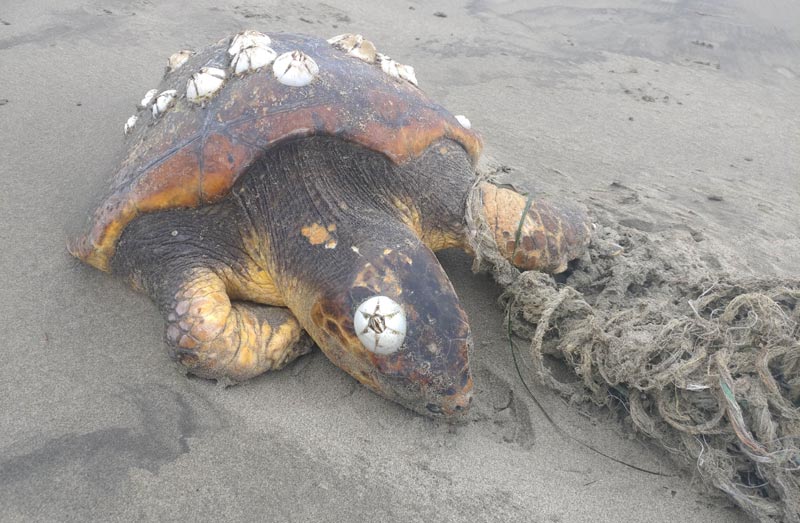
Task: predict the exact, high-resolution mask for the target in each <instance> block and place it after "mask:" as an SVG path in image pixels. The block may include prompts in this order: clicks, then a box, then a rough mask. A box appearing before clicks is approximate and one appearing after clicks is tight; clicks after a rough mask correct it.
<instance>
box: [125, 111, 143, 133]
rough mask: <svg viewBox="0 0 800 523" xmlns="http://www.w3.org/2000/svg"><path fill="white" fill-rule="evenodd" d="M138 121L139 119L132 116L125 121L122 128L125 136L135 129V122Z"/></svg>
mask: <svg viewBox="0 0 800 523" xmlns="http://www.w3.org/2000/svg"><path fill="white" fill-rule="evenodd" d="M138 119H139V117H138V116H136V115H135V114H134V115H133V116H131V117H130V118H128V119H127V120H126V121H125V127H123V130H124V131H125V134H128V133H129V132H131V131H133V128H134V127H136V121H137V120H138Z"/></svg>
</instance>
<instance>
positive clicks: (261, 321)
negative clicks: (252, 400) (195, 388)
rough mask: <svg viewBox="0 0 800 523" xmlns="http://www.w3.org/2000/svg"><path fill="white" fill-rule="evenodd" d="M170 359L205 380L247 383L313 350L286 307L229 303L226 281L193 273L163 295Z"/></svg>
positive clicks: (206, 272) (209, 273)
mask: <svg viewBox="0 0 800 523" xmlns="http://www.w3.org/2000/svg"><path fill="white" fill-rule="evenodd" d="M170 293H171V294H172V299H171V300H170V299H168V298H167V300H165V303H166V307H165V309H166V316H167V330H166V332H167V334H166V338H167V343H168V345H169V350H170V355H171V356H172V358H173V359H174V360H175V361H177V362H178V363H180V364H181V365H183V366H184V367H186V369H188V371H189V372H191V373H192V374H195V375H197V376H200V377H203V378H211V379H220V378H228V379H231V380H234V381H244V380H246V379H249V378H252V377H254V376H257V375H259V374H261V373H263V372H266V371H268V370H277V369H280V368H282V367H284V366H285V365H286V364H287V363H289V362H290V361H292V360H294V359H295V358H297V357H299V356H302V355H303V354H306V353H308V352H309V351H310V350H311V347H312V344H311V341H310V339H309V338H308V336H306V335H305V334H304V333H303V329H302V328H301V327H300V324H299V323H298V322H297V320H296V319H295V317H294V316H293V315H292V313H291V312H289V310H288V309H286V308H283V307H269V306H264V305H257V304H253V303H244V302H233V303H231V301H230V299H229V297H228V294H227V292H226V289H225V284H224V282H223V281H222V279H221V278H220V277H219V276H218V275H217V274H216V273H214V272H213V271H211V270H208V269H192V270H190V271H188V272H186V273H185V275H183V277H182V278H181V279H179V280H178V281H177V282H176V284H175V288H174V292H172V291H170V289H168V288H167V289H163V294H164V295H165V297H168V296H169V295H170Z"/></svg>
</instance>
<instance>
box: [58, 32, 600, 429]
mask: <svg viewBox="0 0 800 523" xmlns="http://www.w3.org/2000/svg"><path fill="white" fill-rule="evenodd" d="M168 64H169V65H168V67H167V70H166V72H165V73H164V78H163V80H162V82H161V85H160V86H159V87H158V89H153V90H151V91H148V93H147V94H146V95H145V97H144V99H143V100H142V101H141V103H140V104H139V106H140V108H139V114H138V115H134V116H132V117H131V118H129V119H128V121H127V122H126V123H125V126H124V130H125V134H126V136H127V138H126V140H127V141H128V148H127V152H126V154H125V155H124V159H123V160H122V162H121V164H120V167H119V169H118V171H117V172H116V175H115V176H114V178H113V180H112V184H111V189H110V191H109V193H108V195H107V197H106V198H105V199H104V200H103V202H102V203H101V205H100V206H99V207H98V209H97V210H96V211H95V212H94V214H93V216H92V217H91V219H90V225H89V230H88V232H87V233H86V234H84V235H82V236H80V237H77V238H75V239H74V240H72V241H70V242H69V245H68V247H69V251H70V252H71V253H72V254H73V255H74V256H76V257H78V258H80V259H81V260H83V261H85V262H86V263H88V264H90V265H93V266H94V267H96V268H98V269H101V270H103V271H108V272H111V273H114V274H116V275H119V276H121V277H123V278H125V279H127V280H128V281H129V282H130V283H131V284H132V286H133V287H134V288H136V289H139V290H143V291H144V292H146V293H147V294H148V295H149V296H151V297H152V299H153V300H154V301H155V302H156V303H157V304H158V306H159V307H160V309H161V311H162V312H163V315H164V317H165V318H166V342H167V345H168V347H169V351H170V355H171V357H172V358H173V359H174V360H176V361H177V362H178V363H180V364H181V365H183V366H184V367H186V369H188V371H189V372H191V373H193V374H195V375H198V376H201V377H205V378H213V379H229V380H232V381H242V380H246V379H248V378H251V377H253V376H256V375H258V374H261V373H263V372H265V371H267V370H274V369H279V368H281V367H283V366H284V365H286V364H287V363H288V362H290V361H292V360H293V359H295V358H297V357H298V356H300V355H302V354H305V353H306V352H308V351H309V350H310V348H311V346H312V343H311V340H313V342H315V343H316V345H318V346H319V347H320V348H321V349H322V351H323V352H324V353H325V355H326V356H327V357H328V358H329V359H330V360H331V361H332V362H333V363H334V364H336V365H337V366H339V367H340V368H341V369H343V370H344V371H346V372H348V373H349V374H350V375H352V376H353V377H354V378H355V379H357V380H358V381H359V382H361V383H363V384H364V385H366V386H368V387H369V388H370V389H372V390H374V391H375V392H377V393H378V394H381V395H383V396H385V397H386V398H389V399H391V400H394V401H397V402H399V403H400V404H402V405H405V406H406V407H408V408H411V409H413V410H415V411H417V412H420V413H423V414H426V415H429V416H442V417H454V416H457V415H458V414H459V413H463V412H464V411H466V409H467V407H468V406H469V404H470V400H471V397H472V388H473V382H472V376H471V372H470V366H469V350H470V346H471V334H470V327H469V324H468V322H467V316H466V314H465V313H464V311H463V309H462V308H461V306H460V305H459V301H458V298H457V296H456V294H455V292H454V290H453V287H452V285H451V283H450V281H449V280H448V277H447V275H446V274H445V272H444V271H443V270H442V267H441V266H440V265H439V262H438V261H437V259H436V256H435V255H434V252H435V251H437V250H440V249H444V248H448V247H461V248H464V249H466V250H468V251H469V250H470V246H469V242H468V241H467V232H466V227H465V206H466V200H467V197H468V195H469V194H470V193H471V191H480V197H481V202H482V204H481V205H479V207H480V209H478V212H479V213H482V216H483V217H484V218H485V221H486V223H488V224H489V229H490V230H491V231H492V232H493V234H494V238H495V240H496V243H497V247H498V249H499V252H500V253H501V254H502V255H504V256H506V257H507V258H508V259H509V260H511V261H512V263H513V264H514V265H516V266H517V267H519V268H522V269H537V270H545V271H550V272H559V271H562V270H564V268H565V267H566V264H567V261H568V260H570V259H572V258H575V257H577V256H578V255H579V254H580V252H581V251H582V250H583V248H584V247H585V246H586V244H587V242H588V239H589V236H590V234H589V230H590V228H589V226H588V222H587V220H586V216H585V215H584V214H583V213H582V212H581V211H579V210H577V209H572V208H568V207H567V208H565V207H557V206H552V205H550V204H548V203H546V202H541V201H537V200H533V201H530V200H529V199H527V198H526V197H525V196H523V195H522V194H519V193H518V192H516V191H515V190H514V189H512V188H510V187H504V186H497V185H494V184H491V183H487V182H482V183H480V184H477V185H476V170H475V164H476V161H477V160H478V157H479V155H480V152H481V139H480V137H479V136H478V134H476V133H475V132H474V131H473V130H471V129H470V127H471V126H470V124H469V121H468V120H467V119H466V118H465V117H463V116H453V115H451V114H450V113H449V112H447V111H446V110H445V109H444V108H442V107H441V106H440V105H438V104H437V103H435V102H433V101H431V100H430V99H429V98H428V97H427V96H425V95H424V94H423V92H422V91H421V90H420V89H419V88H418V86H417V79H416V75H415V72H414V70H413V68H412V67H410V66H407V65H403V64H401V63H398V62H396V61H394V60H392V59H391V58H389V57H388V56H386V55H383V54H380V53H378V52H377V51H376V49H375V46H374V45H373V44H372V43H371V42H370V41H368V40H366V39H364V38H363V37H362V36H360V35H354V34H346V35H340V36H338V37H334V38H332V39H330V40H324V39H319V38H316V37H311V36H302V35H295V34H280V33H276V34H274V35H271V36H267V35H264V34H262V33H259V32H256V31H244V32H241V33H239V34H237V35H235V36H234V37H232V38H226V39H224V40H221V41H219V42H217V43H216V44H214V45H211V46H209V47H207V48H205V49H202V50H200V51H198V52H191V51H181V52H179V53H176V54H174V55H173V56H172V57H170V59H169V62H168ZM524 213H527V215H526V216H525V219H521V218H522V216H523V214H524ZM305 333H307V334H308V336H310V339H309V337H308V336H306V334H305Z"/></svg>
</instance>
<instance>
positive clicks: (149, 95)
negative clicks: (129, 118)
mask: <svg viewBox="0 0 800 523" xmlns="http://www.w3.org/2000/svg"><path fill="white" fill-rule="evenodd" d="M157 95H158V89H150V90H149V91H147V92H146V93H144V97H142V101H141V102H139V107H141V108H142V109H147V108H148V107H150V104H151V103H153V100H155V99H156V96H157Z"/></svg>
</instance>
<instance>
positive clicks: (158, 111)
mask: <svg viewBox="0 0 800 523" xmlns="http://www.w3.org/2000/svg"><path fill="white" fill-rule="evenodd" d="M177 95H178V91H176V90H175V89H169V90H167V91H164V92H162V93H161V94H159V95H158V96H157V97H156V101H155V102H154V103H153V118H158V117H159V116H161V115H162V114H164V112H165V111H166V110H167V109H169V108H170V107H172V105H173V104H174V103H175V97H176V96H177Z"/></svg>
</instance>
